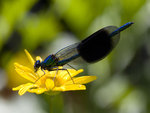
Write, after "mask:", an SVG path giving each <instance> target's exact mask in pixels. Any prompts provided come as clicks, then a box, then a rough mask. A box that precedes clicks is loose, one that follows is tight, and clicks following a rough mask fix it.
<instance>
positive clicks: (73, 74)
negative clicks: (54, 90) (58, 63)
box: [58, 69, 83, 82]
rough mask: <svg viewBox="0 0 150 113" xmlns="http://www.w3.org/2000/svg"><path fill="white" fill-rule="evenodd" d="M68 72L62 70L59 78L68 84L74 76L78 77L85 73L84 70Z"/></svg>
mask: <svg viewBox="0 0 150 113" xmlns="http://www.w3.org/2000/svg"><path fill="white" fill-rule="evenodd" d="M67 70H68V72H69V73H68V72H67ZM67 70H61V72H60V74H59V76H58V77H59V78H60V79H62V81H64V82H66V80H71V78H73V77H74V76H76V75H78V74H79V73H81V72H83V69H80V70H77V71H76V70H74V69H67ZM61 73H62V74H61ZM69 74H70V75H69Z"/></svg>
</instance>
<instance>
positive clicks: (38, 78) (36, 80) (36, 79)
mask: <svg viewBox="0 0 150 113" xmlns="http://www.w3.org/2000/svg"><path fill="white" fill-rule="evenodd" d="M41 70H42V71H43V72H44V74H43V75H42V76H40V77H39V78H38V79H36V81H35V82H34V84H35V83H36V82H37V81H38V80H39V79H40V78H42V77H43V76H44V75H45V71H44V70H43V69H41Z"/></svg>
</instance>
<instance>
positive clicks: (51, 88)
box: [13, 50, 96, 95]
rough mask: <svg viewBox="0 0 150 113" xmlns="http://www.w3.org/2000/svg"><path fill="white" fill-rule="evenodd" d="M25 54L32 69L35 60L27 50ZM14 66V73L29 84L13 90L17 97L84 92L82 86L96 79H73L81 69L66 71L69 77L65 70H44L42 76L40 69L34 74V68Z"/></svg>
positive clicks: (85, 77)
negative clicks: (75, 91) (28, 93)
mask: <svg viewBox="0 0 150 113" xmlns="http://www.w3.org/2000/svg"><path fill="white" fill-rule="evenodd" d="M25 53H26V55H27V57H28V59H29V61H30V63H31V65H32V67H34V63H35V60H34V59H33V58H32V56H31V55H30V53H29V52H28V51H27V50H25ZM36 60H40V61H42V59H41V57H39V56H37V57H36ZM14 65H15V70H16V72H17V73H18V74H19V75H20V76H22V77H23V78H25V79H27V80H29V81H30V82H29V83H26V84H22V85H20V86H18V87H15V88H13V91H17V90H19V92H18V94H19V95H23V94H24V93H25V92H27V91H28V92H30V93H36V94H41V93H47V94H55V93H58V92H61V91H73V90H86V86H85V85H83V84H86V83H89V82H91V81H93V80H95V79H96V76H81V77H75V76H76V75H78V74H79V73H81V72H83V69H80V70H74V69H67V70H68V72H69V74H70V75H69V74H68V72H67V71H66V70H58V72H57V71H48V70H44V72H45V74H44V72H43V71H42V70H41V69H40V68H39V69H38V71H37V72H35V71H34V68H29V67H26V66H23V65H20V64H18V63H14ZM58 68H59V69H60V68H62V67H61V66H60V67H58Z"/></svg>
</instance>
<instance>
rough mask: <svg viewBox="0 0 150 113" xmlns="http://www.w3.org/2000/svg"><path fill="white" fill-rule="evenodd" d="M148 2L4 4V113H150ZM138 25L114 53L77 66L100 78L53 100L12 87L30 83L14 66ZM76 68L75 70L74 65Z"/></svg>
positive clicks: (0, 62) (0, 6)
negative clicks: (111, 29) (104, 29)
mask: <svg viewBox="0 0 150 113" xmlns="http://www.w3.org/2000/svg"><path fill="white" fill-rule="evenodd" d="M149 18H150V0H86V1H85V0H0V113H150V96H149V95H150V88H149V87H150V74H149V73H150V19H149ZM129 21H132V22H134V23H135V24H134V25H132V26H131V27H130V28H128V29H126V30H125V31H123V32H122V33H121V39H120V42H119V44H118V45H117V47H116V48H115V49H114V51H113V52H111V54H110V55H109V56H108V57H106V58H105V59H103V60H101V61H100V62H97V63H94V64H84V65H81V64H80V63H78V64H76V65H77V69H79V67H82V68H83V69H85V72H84V73H83V74H82V75H96V76H97V77H98V79H97V80H96V81H94V82H92V83H90V84H88V85H87V90H86V91H75V92H64V93H62V94H60V95H57V96H54V97H50V96H47V95H35V94H29V93H26V94H25V95H23V96H19V95H18V94H17V92H12V91H11V88H12V87H15V86H17V85H20V84H21V83H24V82H27V81H25V80H24V79H23V78H21V77H20V76H19V75H18V74H17V73H16V72H15V71H14V65H13V63H14V62H19V63H20V64H24V65H28V61H27V58H26V56H25V54H24V49H27V50H28V51H29V52H30V53H31V54H32V55H33V56H34V57H35V56H36V55H40V56H42V57H43V58H45V57H46V56H47V55H49V54H50V53H55V52H57V51H58V50H59V49H61V48H62V47H65V46H67V45H69V44H72V43H75V42H78V41H80V40H82V39H84V38H85V37H87V36H88V35H90V34H91V33H93V32H95V31H97V30H99V29H100V28H102V27H105V26H109V25H115V26H118V27H119V26H121V25H123V24H125V23H127V22H129ZM75 67H76V66H75Z"/></svg>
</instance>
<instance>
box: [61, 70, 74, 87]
mask: <svg viewBox="0 0 150 113" xmlns="http://www.w3.org/2000/svg"><path fill="white" fill-rule="evenodd" d="M60 70H66V71H67V73H68V74H69V76H70V78H71V80H72V82H73V84H75V82H74V80H73V79H72V77H71V75H70V73H69V71H68V70H67V69H60Z"/></svg>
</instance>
